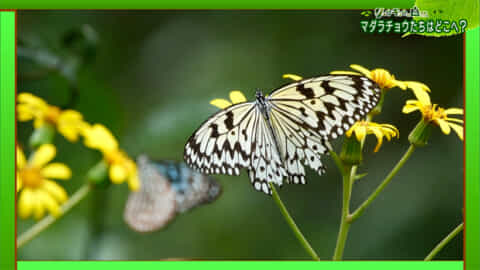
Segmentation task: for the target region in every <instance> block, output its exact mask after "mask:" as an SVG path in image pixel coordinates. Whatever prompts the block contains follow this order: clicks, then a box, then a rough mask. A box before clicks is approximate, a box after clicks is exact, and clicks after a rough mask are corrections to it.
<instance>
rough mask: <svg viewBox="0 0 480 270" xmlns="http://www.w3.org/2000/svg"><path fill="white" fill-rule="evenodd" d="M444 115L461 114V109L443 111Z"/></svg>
mask: <svg viewBox="0 0 480 270" xmlns="http://www.w3.org/2000/svg"><path fill="white" fill-rule="evenodd" d="M444 113H445V114H446V115H449V114H463V109H460V108H449V109H446V110H445V111H444Z"/></svg>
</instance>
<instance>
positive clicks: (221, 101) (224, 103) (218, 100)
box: [210, 98, 232, 109]
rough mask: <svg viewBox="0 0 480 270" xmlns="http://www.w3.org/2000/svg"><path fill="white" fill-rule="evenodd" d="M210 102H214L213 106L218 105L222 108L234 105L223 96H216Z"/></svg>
mask: <svg viewBox="0 0 480 270" xmlns="http://www.w3.org/2000/svg"><path fill="white" fill-rule="evenodd" d="M210 104H212V105H213V106H215V107H218V108H220V109H225V108H227V107H230V106H232V103H230V101H228V100H226V99H222V98H216V99H214V100H212V101H210Z"/></svg>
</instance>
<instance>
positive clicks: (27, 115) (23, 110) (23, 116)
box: [17, 104, 34, 122]
mask: <svg viewBox="0 0 480 270" xmlns="http://www.w3.org/2000/svg"><path fill="white" fill-rule="evenodd" d="M33 117H34V115H33V114H32V111H31V110H30V107H29V106H28V105H26V104H18V105H17V120H18V121H20V122H25V121H30V120H32V119H33Z"/></svg>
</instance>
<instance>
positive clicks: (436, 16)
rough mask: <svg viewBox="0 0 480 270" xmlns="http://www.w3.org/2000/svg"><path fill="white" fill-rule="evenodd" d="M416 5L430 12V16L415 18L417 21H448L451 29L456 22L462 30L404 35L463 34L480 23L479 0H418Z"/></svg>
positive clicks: (407, 34)
mask: <svg viewBox="0 0 480 270" xmlns="http://www.w3.org/2000/svg"><path fill="white" fill-rule="evenodd" d="M415 6H416V7H418V9H419V10H420V11H422V12H423V11H426V12H428V18H423V17H415V18H414V20H415V21H416V22H420V21H423V22H426V21H427V20H432V21H433V22H434V23H436V22H437V20H443V21H448V22H449V26H448V27H449V28H450V29H453V23H455V24H456V25H457V26H458V29H459V30H460V31H459V32H457V31H456V30H452V31H450V32H449V33H448V32H447V33H446V32H442V33H436V32H433V33H427V32H423V33H406V34H404V35H403V36H402V37H405V36H409V35H412V34H415V35H422V36H429V37H445V36H452V35H457V34H462V33H463V32H464V31H466V30H469V29H473V28H475V27H477V26H478V24H479V1H478V0H465V1H455V0H417V1H416V2H415Z"/></svg>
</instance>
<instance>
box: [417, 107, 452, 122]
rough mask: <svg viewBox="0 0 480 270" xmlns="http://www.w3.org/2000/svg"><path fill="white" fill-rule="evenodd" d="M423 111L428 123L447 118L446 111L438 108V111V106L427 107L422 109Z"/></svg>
mask: <svg viewBox="0 0 480 270" xmlns="http://www.w3.org/2000/svg"><path fill="white" fill-rule="evenodd" d="M422 111H423V117H424V118H425V120H427V121H433V120H435V119H441V118H443V117H446V115H444V109H442V108H438V110H437V104H434V105H433V106H432V105H425V106H423V108H422Z"/></svg>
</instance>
